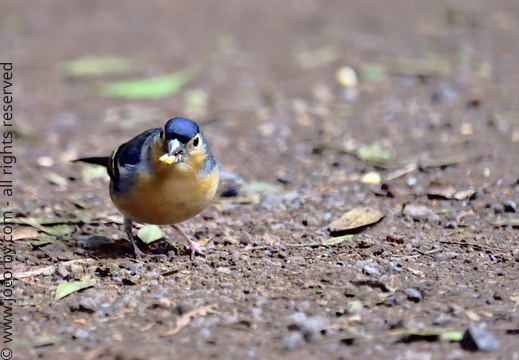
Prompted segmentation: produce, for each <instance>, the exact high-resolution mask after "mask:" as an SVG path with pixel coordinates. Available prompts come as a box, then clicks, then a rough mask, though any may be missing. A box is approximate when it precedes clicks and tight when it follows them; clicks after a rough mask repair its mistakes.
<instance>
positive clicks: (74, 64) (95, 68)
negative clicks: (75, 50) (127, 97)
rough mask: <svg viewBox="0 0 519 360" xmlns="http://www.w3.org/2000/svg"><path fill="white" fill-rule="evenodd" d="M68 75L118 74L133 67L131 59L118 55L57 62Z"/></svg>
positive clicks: (127, 71)
mask: <svg viewBox="0 0 519 360" xmlns="http://www.w3.org/2000/svg"><path fill="white" fill-rule="evenodd" d="M59 68H60V70H61V71H62V72H63V73H64V74H65V75H66V76H69V77H88V76H105V75H120V74H126V73H129V72H132V71H133V70H134V69H135V64H134V62H133V61H131V60H129V59H125V58H119V57H102V56H86V57H82V58H79V59H75V60H70V61H67V62H63V63H61V64H59Z"/></svg>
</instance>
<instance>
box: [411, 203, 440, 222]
mask: <svg viewBox="0 0 519 360" xmlns="http://www.w3.org/2000/svg"><path fill="white" fill-rule="evenodd" d="M403 214H404V215H405V216H407V217H409V218H411V219H413V220H414V221H424V222H428V223H439V222H440V217H439V216H438V215H437V214H436V213H435V212H434V211H433V210H432V209H430V208H428V207H427V206H425V205H407V206H406V207H405V208H404V210H403Z"/></svg>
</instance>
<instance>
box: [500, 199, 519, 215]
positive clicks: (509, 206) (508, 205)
mask: <svg viewBox="0 0 519 360" xmlns="http://www.w3.org/2000/svg"><path fill="white" fill-rule="evenodd" d="M503 209H504V210H505V212H509V213H514V212H516V211H517V203H516V202H515V201H506V202H505V203H504V204H503Z"/></svg>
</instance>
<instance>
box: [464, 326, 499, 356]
mask: <svg viewBox="0 0 519 360" xmlns="http://www.w3.org/2000/svg"><path fill="white" fill-rule="evenodd" d="M461 347H462V348H463V349H465V350H469V351H478V350H479V351H484V352H494V351H498V350H499V348H500V347H501V344H500V343H499V340H498V339H497V338H496V337H495V336H494V335H493V334H492V333H491V332H489V331H488V330H486V329H484V328H483V327H480V326H478V325H477V324H474V323H472V324H470V325H469V327H468V329H467V330H466V331H465V334H463V339H462V340H461Z"/></svg>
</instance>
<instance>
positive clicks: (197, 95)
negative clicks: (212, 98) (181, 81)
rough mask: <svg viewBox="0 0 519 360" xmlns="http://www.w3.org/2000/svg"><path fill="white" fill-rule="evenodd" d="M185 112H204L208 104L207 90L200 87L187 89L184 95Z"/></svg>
mask: <svg viewBox="0 0 519 360" xmlns="http://www.w3.org/2000/svg"><path fill="white" fill-rule="evenodd" d="M184 101H185V111H186V112H205V111H206V110H207V105H208V96H207V92H205V91H204V90H202V89H195V90H191V91H187V92H186V95H185V97H184Z"/></svg>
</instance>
